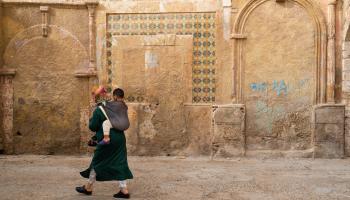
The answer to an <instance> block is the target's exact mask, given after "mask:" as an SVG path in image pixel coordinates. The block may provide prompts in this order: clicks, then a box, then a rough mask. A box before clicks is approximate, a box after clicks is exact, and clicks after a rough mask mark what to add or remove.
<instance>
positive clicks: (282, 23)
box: [243, 1, 316, 150]
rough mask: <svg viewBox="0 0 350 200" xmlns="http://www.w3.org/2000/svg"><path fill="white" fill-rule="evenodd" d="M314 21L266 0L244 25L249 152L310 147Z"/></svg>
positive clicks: (292, 5) (299, 9) (288, 5)
mask: <svg viewBox="0 0 350 200" xmlns="http://www.w3.org/2000/svg"><path fill="white" fill-rule="evenodd" d="M295 13H298V15H295ZM310 18H311V17H310V16H309V15H308V13H307V12H306V11H305V10H303V8H302V7H301V6H299V5H298V4H296V3H294V2H289V1H287V2H286V3H285V4H276V2H274V1H267V2H266V3H263V4H262V5H260V6H259V7H258V8H256V9H255V10H254V11H253V12H252V14H251V15H250V16H249V18H248V20H247V22H246V25H245V33H246V34H247V40H246V42H245V44H244V45H245V49H244V51H243V57H244V60H243V62H244V64H245V65H244V72H243V74H244V77H243V79H244V85H243V90H244V103H245V104H246V107H247V122H246V123H247V130H246V134H247V145H248V147H247V148H248V149H251V150H259V149H261V150H266V149H279V150H290V149H294V150H301V149H308V148H310V145H311V143H310V141H311V140H310V137H311V126H310V124H311V121H310V120H311V119H310V116H311V110H312V109H311V108H312V105H313V103H314V99H315V91H316V86H315V79H316V77H315V74H316V58H315V56H316V54H315V50H316V47H315V42H314V40H315V39H314V35H315V30H314V24H313V21H312V20H311V19H310ZM262 24H265V25H264V26H262ZM264 49H265V50H264ZM291 74H293V75H292V76H291Z"/></svg>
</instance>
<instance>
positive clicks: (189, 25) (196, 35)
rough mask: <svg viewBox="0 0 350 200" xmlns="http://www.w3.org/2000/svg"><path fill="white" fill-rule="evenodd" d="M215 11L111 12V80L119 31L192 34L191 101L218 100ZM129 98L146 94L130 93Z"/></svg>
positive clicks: (140, 33)
mask: <svg viewBox="0 0 350 200" xmlns="http://www.w3.org/2000/svg"><path fill="white" fill-rule="evenodd" d="M215 26H216V25H215V13H167V14H108V15H107V44H106V45H107V66H108V69H109V70H108V74H109V80H108V82H109V83H112V77H113V74H112V70H111V68H112V65H113V62H114V61H113V60H112V59H111V58H112V41H111V40H112V37H113V36H118V35H156V34H177V35H193V63H192V79H193V80H192V102H193V103H210V102H214V101H215V89H216V88H215V85H216V84H215V64H216V63H215V62H216V52H215V46H216V45H215ZM127 99H128V101H131V102H132V101H135V102H137V101H143V100H144V98H143V97H137V96H132V95H130V96H128V97H127Z"/></svg>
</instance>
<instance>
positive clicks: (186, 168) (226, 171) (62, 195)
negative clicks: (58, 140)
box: [0, 155, 350, 200]
mask: <svg viewBox="0 0 350 200" xmlns="http://www.w3.org/2000/svg"><path fill="white" fill-rule="evenodd" d="M89 160H90V157H88V156H34V155H21V156H0V199H1V200H10V199H11V200H13V199H21V200H22V199H35V200H39V199H45V200H47V199H60V200H61V199H62V200H73V199H74V200H80V199H81V200H83V199H88V200H97V199H98V200H105V199H106V200H107V199H113V197H112V194H113V193H114V192H115V191H116V186H117V183H115V182H104V183H97V184H96V187H95V191H94V194H93V196H92V197H86V196H82V195H79V194H77V193H76V192H75V191H74V187H75V186H77V185H80V184H82V183H84V180H83V179H82V178H81V177H80V176H79V170H82V169H84V168H85V167H87V166H88V164H89ZM129 160H130V167H131V169H132V170H133V172H134V175H135V179H134V180H132V181H130V183H129V189H130V192H131V193H132V199H138V200H144V199H152V200H156V199H159V200H197V199H198V200H199V199H200V200H207V199H208V200H214V199H220V200H226V199H227V200H235V199H259V200H262V199H264V200H265V199H278V200H283V199H306V200H312V199H317V200H318V199H325V200H330V199H345V200H346V199H350V159H344V160H318V159H317V160H313V159H253V158H241V159H239V158H236V159H232V160H225V159H222V160H215V161H210V160H209V159H208V158H206V157H201V158H181V157H153V158H151V157H130V158H129Z"/></svg>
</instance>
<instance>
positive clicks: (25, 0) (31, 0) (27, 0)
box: [2, 0, 86, 6]
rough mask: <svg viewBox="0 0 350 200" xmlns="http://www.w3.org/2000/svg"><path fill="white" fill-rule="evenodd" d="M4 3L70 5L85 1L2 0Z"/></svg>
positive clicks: (84, 2)
mask: <svg viewBox="0 0 350 200" xmlns="http://www.w3.org/2000/svg"><path fill="white" fill-rule="evenodd" d="M2 2H3V3H4V4H36V5H42V4H46V5H71V6H85V5H86V1H83V0H77V1H65V0H57V1H52V0H2Z"/></svg>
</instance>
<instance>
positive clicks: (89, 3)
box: [85, 0, 98, 10]
mask: <svg viewBox="0 0 350 200" xmlns="http://www.w3.org/2000/svg"><path fill="white" fill-rule="evenodd" d="M85 4H86V6H87V7H88V9H89V10H90V9H91V10H95V8H96V7H97V6H98V1H95V0H89V1H86V2H85Z"/></svg>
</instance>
